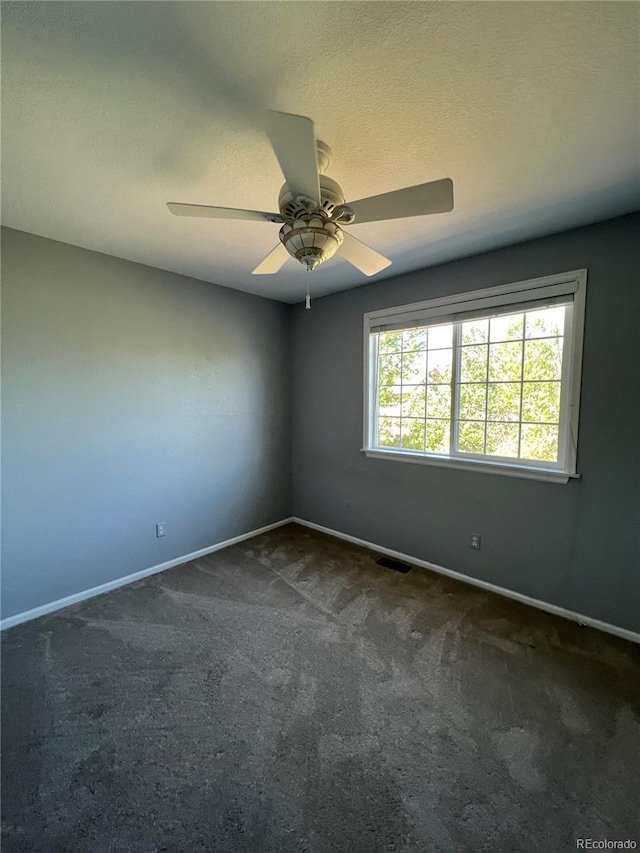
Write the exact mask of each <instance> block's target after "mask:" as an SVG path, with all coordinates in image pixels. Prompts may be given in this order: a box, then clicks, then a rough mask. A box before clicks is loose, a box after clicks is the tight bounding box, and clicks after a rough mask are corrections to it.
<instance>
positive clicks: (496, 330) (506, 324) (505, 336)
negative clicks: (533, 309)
mask: <svg viewBox="0 0 640 853" xmlns="http://www.w3.org/2000/svg"><path fill="white" fill-rule="evenodd" d="M523 329H524V314H507V315H506V316H505V317H492V318H491V327H490V333H489V340H490V341H515V340H518V339H519V338H522V331H523Z"/></svg>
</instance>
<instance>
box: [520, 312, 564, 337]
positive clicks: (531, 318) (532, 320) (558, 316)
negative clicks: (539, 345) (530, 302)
mask: <svg viewBox="0 0 640 853" xmlns="http://www.w3.org/2000/svg"><path fill="white" fill-rule="evenodd" d="M564 311H565V307H564V305H562V306H560V307H559V308H542V309H541V310H540V311H527V324H526V333H525V337H527V338H546V337H548V336H551V335H562V334H564Z"/></svg>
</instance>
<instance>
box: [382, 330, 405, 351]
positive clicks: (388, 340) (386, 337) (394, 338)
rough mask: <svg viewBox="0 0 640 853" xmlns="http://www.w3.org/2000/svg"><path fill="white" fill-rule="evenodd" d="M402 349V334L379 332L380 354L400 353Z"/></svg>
mask: <svg viewBox="0 0 640 853" xmlns="http://www.w3.org/2000/svg"><path fill="white" fill-rule="evenodd" d="M401 349H402V332H381V333H380V352H400V350H401Z"/></svg>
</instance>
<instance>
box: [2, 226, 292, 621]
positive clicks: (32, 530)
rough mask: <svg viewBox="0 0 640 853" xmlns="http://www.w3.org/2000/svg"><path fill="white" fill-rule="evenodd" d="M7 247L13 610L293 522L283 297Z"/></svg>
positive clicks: (14, 238)
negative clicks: (161, 533)
mask: <svg viewBox="0 0 640 853" xmlns="http://www.w3.org/2000/svg"><path fill="white" fill-rule="evenodd" d="M2 249H3V257H2V262H3V263H2V278H3V305H2V308H3V317H2V320H3V332H4V334H3V339H2V348H3V362H2V380H3V399H2V421H3V423H2V426H3V452H2V468H3V472H2V473H3V478H2V485H3V496H2V510H3V578H2V591H3V601H2V605H3V610H2V614H3V616H10V615H13V614H15V613H19V612H21V611H24V610H27V609H30V608H32V607H36V606H38V605H40V604H44V603H46V602H50V601H53V600H56V599H59V598H61V597H63V596H66V595H69V594H72V593H75V592H79V591H82V590H84V589H87V588H90V587H93V586H96V585H98V584H102V583H105V582H107V581H110V580H114V579H116V578H119V577H122V576H124V575H127V574H129V573H132V572H136V571H139V570H141V569H146V568H148V567H150V566H154V565H156V564H158V563H162V562H164V561H166V560H170V559H172V558H174V557H178V556H180V555H183V554H187V553H189V552H193V551H196V550H198V549H201V548H206V547H207V546H209V545H213V544H215V543H217V542H220V541H222V540H225V539H228V538H230V537H233V536H236V535H238V534H241V533H245V532H247V531H250V530H252V529H255V528H257V527H260V526H262V525H266V524H269V523H270V522H274V521H278V520H280V519H282V518H284V517H287V516H288V515H290V509H291V507H290V502H291V501H290V485H291V471H290V461H291V457H290V381H289V380H290V370H289V363H290V346H289V343H290V340H289V338H290V332H289V320H290V316H289V315H290V310H291V309H290V308H289V306H288V305H282V304H278V303H275V302H272V301H269V300H266V299H260V298H259V297H255V296H249V295H247V294H242V293H239V292H237V291H233V290H229V289H225V288H221V287H215V286H213V285H210V284H204V283H202V282H198V281H194V280H192V279H188V278H184V277H182V276H179V275H174V274H172V273H168V272H162V271H160V270H156V269H152V268H150V267H146V266H142V265H140V264H133V263H130V262H128V261H123V260H118V259H116V258H112V257H109V256H107V255H102V254H98V253H95V252H90V251H86V250H84V249H78V248H75V247H72V246H68V245H65V244H63V243H58V242H54V241H51V240H45V239H42V238H40V237H35V236H33V235H30V234H25V233H23V232H19V231H13V230H8V229H3V231H2ZM158 521H166V522H167V535H166V537H165V538H164V539H156V538H155V523H156V522H158Z"/></svg>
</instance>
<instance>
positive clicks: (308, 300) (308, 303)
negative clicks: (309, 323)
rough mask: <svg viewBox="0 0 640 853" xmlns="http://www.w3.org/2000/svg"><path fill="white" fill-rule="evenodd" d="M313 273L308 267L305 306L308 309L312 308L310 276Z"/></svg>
mask: <svg viewBox="0 0 640 853" xmlns="http://www.w3.org/2000/svg"><path fill="white" fill-rule="evenodd" d="M310 275H311V270H310V269H309V267H307V298H306V299H305V308H306V309H307V311H309V310H310V308H311V295H310V294H309V276H310Z"/></svg>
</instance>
